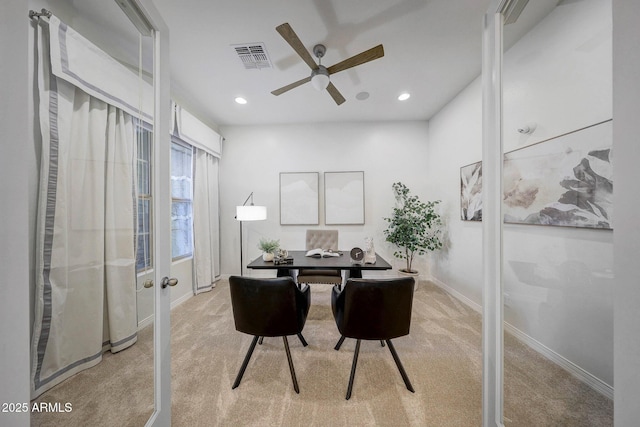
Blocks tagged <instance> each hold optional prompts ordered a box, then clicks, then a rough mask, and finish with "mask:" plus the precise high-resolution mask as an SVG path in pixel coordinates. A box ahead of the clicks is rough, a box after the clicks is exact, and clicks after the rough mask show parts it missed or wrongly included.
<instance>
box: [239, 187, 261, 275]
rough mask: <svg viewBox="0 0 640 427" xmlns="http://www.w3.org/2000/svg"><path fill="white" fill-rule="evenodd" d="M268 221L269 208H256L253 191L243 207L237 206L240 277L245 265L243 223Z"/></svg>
mask: <svg viewBox="0 0 640 427" xmlns="http://www.w3.org/2000/svg"><path fill="white" fill-rule="evenodd" d="M249 200H251V203H250V204H249V205H247V202H248V201H249ZM265 219H267V207H266V206H255V205H254V204H253V191H252V192H251V194H249V197H247V200H245V201H244V203H243V204H242V206H236V220H237V221H239V222H240V275H241V276H242V275H243V273H244V265H243V260H242V252H243V250H242V222H243V221H263V220H265Z"/></svg>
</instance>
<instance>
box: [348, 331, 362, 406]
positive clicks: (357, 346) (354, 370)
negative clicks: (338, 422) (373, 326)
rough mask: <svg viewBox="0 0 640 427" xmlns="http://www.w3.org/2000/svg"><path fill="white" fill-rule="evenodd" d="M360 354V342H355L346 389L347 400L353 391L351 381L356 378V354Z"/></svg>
mask: <svg viewBox="0 0 640 427" xmlns="http://www.w3.org/2000/svg"><path fill="white" fill-rule="evenodd" d="M359 353H360V340H357V341H356V351H355V352H354V353H353V363H352V364H351V375H350V376H349V387H348V388H347V397H346V399H347V400H349V398H350V397H351V390H353V379H354V378H355V377H356V365H357V364H358V354H359Z"/></svg>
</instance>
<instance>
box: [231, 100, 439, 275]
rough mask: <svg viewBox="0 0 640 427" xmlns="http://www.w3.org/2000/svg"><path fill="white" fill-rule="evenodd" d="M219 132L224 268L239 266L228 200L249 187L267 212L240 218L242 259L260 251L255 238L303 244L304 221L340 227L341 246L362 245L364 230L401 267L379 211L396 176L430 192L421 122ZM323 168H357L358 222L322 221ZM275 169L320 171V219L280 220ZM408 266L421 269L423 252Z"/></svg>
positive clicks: (385, 207) (234, 201)
mask: <svg viewBox="0 0 640 427" xmlns="http://www.w3.org/2000/svg"><path fill="white" fill-rule="evenodd" d="M353 102H357V101H353ZM336 108H339V107H336ZM220 131H221V133H222V135H223V136H224V137H225V142H224V144H223V154H222V160H221V162H220V182H221V191H220V193H221V195H220V209H221V212H220V221H221V241H222V245H221V246H222V273H223V274H238V273H240V252H239V250H240V244H239V239H240V235H239V234H240V231H239V224H238V223H237V222H236V221H235V220H234V216H235V207H236V205H239V204H242V203H243V202H244V200H245V199H246V197H247V196H248V195H249V193H251V192H252V191H253V192H254V201H255V204H256V205H266V206H267V212H268V214H267V216H268V219H267V220H266V221H258V222H245V223H244V235H243V236H244V250H245V255H244V257H245V258H244V260H245V261H247V262H245V265H246V264H247V263H248V261H249V260H251V259H254V258H256V257H257V256H259V255H260V250H259V249H258V248H257V247H256V245H257V243H258V241H259V240H260V238H262V237H268V238H273V239H280V245H281V247H283V248H286V249H304V247H305V231H306V229H307V228H331V229H338V230H339V233H340V234H339V246H340V248H341V249H350V248H352V247H354V246H359V247H362V246H363V245H364V238H365V237H367V236H371V237H373V238H374V245H375V249H376V251H377V252H378V253H380V254H381V255H382V256H383V257H384V258H385V259H386V260H387V261H389V262H390V263H391V264H392V265H394V268H395V267H398V266H401V264H400V261H396V260H394V258H393V249H392V247H391V246H390V245H389V244H388V243H386V242H384V235H383V233H382V232H383V230H384V229H385V228H386V222H385V221H384V220H383V217H387V216H390V214H391V210H392V208H393V206H394V204H395V198H394V196H393V191H392V188H391V185H392V183H394V182H396V181H401V182H403V183H405V184H406V185H407V186H408V187H409V188H410V189H411V191H412V193H415V194H416V195H418V196H420V197H421V198H423V199H425V200H426V199H431V198H432V197H431V194H429V193H428V192H426V191H425V190H426V188H427V180H426V177H427V174H426V163H427V149H428V144H427V132H428V124H427V122H393V123H391V122H389V123H378V122H371V123H334V124H304V125H273V126H246V127H243V126H236V127H233V126H231V127H222V128H221V129H220ZM330 171H364V177H365V224H364V225H347V226H326V225H324V204H323V198H324V195H323V172H330ZM280 172H320V191H319V194H320V224H319V225H317V226H292V225H285V226H281V225H280V207H279V206H280V205H279V179H280V175H279V174H280ZM415 265H416V266H417V268H418V269H419V270H420V271H421V272H422V274H427V266H426V257H421V259H419V260H417V261H416V264H415ZM249 273H250V272H249Z"/></svg>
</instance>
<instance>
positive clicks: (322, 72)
mask: <svg viewBox="0 0 640 427" xmlns="http://www.w3.org/2000/svg"><path fill="white" fill-rule="evenodd" d="M276 31H277V32H278V33H280V35H281V36H282V38H284V40H285V41H286V42H287V43H289V45H290V46H291V47H292V48H293V50H295V51H296V53H297V54H298V55H299V56H300V57H301V58H302V60H303V61H304V62H305V63H306V64H307V65H308V66H309V68H311V75H310V76H309V77H305V78H304V79H302V80H298V81H297V82H293V83H291V84H288V85H286V86H283V87H281V88H280V89H276V90H274V91H272V92H271V93H272V94H274V95H276V96H278V95H282V94H283V93H285V92H287V91H289V90H291V89H293V88H296V87H298V86H300V85H303V84H305V83H308V82H311V84H312V85H313V87H314V88H316V89H317V90H324V89H327V92H329V95H331V97H332V98H333V100H334V101H335V102H336V104H338V105H340V104H342V103H343V102H344V101H345V99H344V96H342V94H341V93H340V92H339V91H338V89H336V87H335V86H334V85H333V83H331V81H330V78H329V76H330V75H331V74H335V73H338V72H340V71H344V70H347V69H349V68H352V67H355V66H356V65H362V64H364V63H367V62H369V61H373V60H374V59H378V58H382V57H383V56H384V49H383V48H382V45H381V44H380V45H378V46H376V47H372V48H371V49H369V50H365V51H364V52H361V53H359V54H357V55H354V56H352V57H351V58H347V59H345V60H344V61H341V62H338V63H337V64H334V65H332V66H330V67H325V66H324V65H322V57H323V56H324V54H325V52H326V48H325V47H324V45H321V44H317V45H315V46H314V48H313V54H314V55H315V56H316V57H317V58H318V63H317V64H316V62H315V61H314V60H313V58H312V57H311V54H310V53H309V51H308V50H307V49H306V48H305V47H304V45H303V44H302V42H301V41H300V39H299V38H298V36H297V34H296V33H295V32H294V31H293V28H291V25H289V24H288V23H284V24H282V25H278V26H277V27H276Z"/></svg>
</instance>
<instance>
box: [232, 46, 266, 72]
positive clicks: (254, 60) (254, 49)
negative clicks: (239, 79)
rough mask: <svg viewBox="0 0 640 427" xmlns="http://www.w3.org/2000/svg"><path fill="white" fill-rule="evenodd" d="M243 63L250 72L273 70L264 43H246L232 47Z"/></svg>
mask: <svg viewBox="0 0 640 427" xmlns="http://www.w3.org/2000/svg"><path fill="white" fill-rule="evenodd" d="M231 47H233V49H234V50H235V51H236V53H237V54H238V58H240V60H241V61H242V64H243V65H244V68H246V69H248V70H260V69H262V68H272V65H271V61H270V60H269V55H268V54H267V48H266V47H265V46H264V43H246V44H234V45H231Z"/></svg>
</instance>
